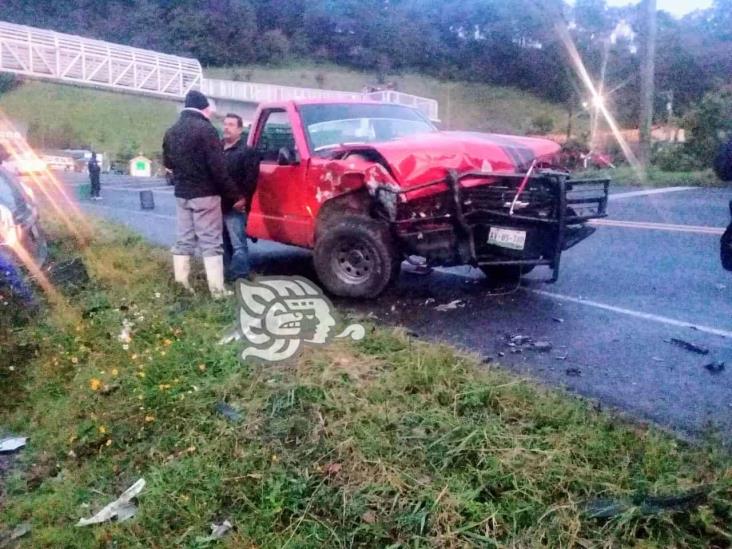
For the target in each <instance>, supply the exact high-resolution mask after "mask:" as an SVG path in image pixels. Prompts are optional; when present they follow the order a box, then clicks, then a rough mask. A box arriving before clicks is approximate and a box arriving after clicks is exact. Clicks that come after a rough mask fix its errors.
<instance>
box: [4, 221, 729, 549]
mask: <svg viewBox="0 0 732 549" xmlns="http://www.w3.org/2000/svg"><path fill="white" fill-rule="evenodd" d="M52 233H55V234H54V237H55V239H56V240H57V241H61V242H63V238H64V236H63V234H60V233H59V232H58V230H52ZM97 234H98V237H97V240H96V242H95V243H94V244H93V245H92V246H91V248H89V249H88V250H87V251H86V252H85V253H84V260H85V262H86V264H87V266H88V268H89V271H90V273H91V281H90V282H89V283H88V284H87V285H86V286H85V287H83V288H81V289H80V290H78V291H76V293H74V294H73V295H72V296H67V298H68V299H69V301H70V303H71V307H72V308H73V310H74V311H75V312H76V317H77V321H76V322H75V324H74V325H71V326H69V325H67V324H62V323H58V322H57V321H56V318H55V315H54V313H53V311H48V312H44V313H43V314H38V315H36V316H35V317H34V318H31V319H27V320H26V322H25V323H24V324H19V325H17V324H14V325H13V326H12V327H11V328H5V329H3V331H2V332H0V337H1V338H2V349H3V358H4V359H5V360H4V362H3V363H2V364H1V365H0V383H1V384H2V385H1V387H2V391H3V395H4V398H3V403H2V411H1V412H0V413H1V414H2V415H0V418H1V420H0V421H1V422H2V424H3V425H5V426H7V428H8V429H10V430H12V431H14V432H18V433H21V434H24V435H28V436H30V437H31V439H30V444H29V446H28V448H27V450H25V451H24V452H23V453H21V454H20V456H21V462H20V464H19V466H18V467H17V469H16V471H15V472H14V473H13V474H12V475H11V476H10V477H8V478H6V479H5V482H4V484H5V487H4V489H5V500H4V502H3V504H2V506H3V508H2V510H0V524H3V525H7V526H8V527H14V526H15V525H17V524H20V523H21V522H30V523H31V524H32V527H33V530H32V532H31V534H30V535H29V536H26V538H24V539H23V543H25V546H27V547H34V548H35V547H94V546H108V545H110V544H114V545H115V546H117V547H140V546H142V547H161V548H163V547H164V548H167V547H201V546H205V545H206V544H208V542H201V541H196V540H197V539H198V538H201V537H202V536H205V535H207V534H208V532H209V524H210V523H212V522H221V521H223V520H224V519H228V520H230V521H231V522H232V524H234V526H235V531H234V532H233V533H232V534H230V535H229V536H228V537H227V538H226V540H225V543H226V544H228V545H229V546H231V547H249V546H252V547H255V546H256V547H351V546H365V547H420V546H434V547H466V546H482V547H498V546H501V547H502V546H514V547H533V546H546V547H569V546H583V547H588V546H606V547H617V546H643V547H670V546H675V547H681V546H696V547H712V546H717V547H727V546H729V544H730V532H729V524H730V523H731V522H732V497H731V495H730V481H731V480H732V469H731V468H730V459H729V456H728V455H727V454H725V453H724V452H723V451H722V450H720V449H719V448H717V447H716V446H713V445H710V446H708V447H706V446H705V447H692V446H687V445H685V444H682V443H680V442H678V441H676V440H674V439H672V438H670V437H668V436H667V435H664V434H661V433H659V432H657V431H656V430H654V429H652V428H645V427H639V426H635V425H629V424H623V423H620V422H619V421H617V420H616V419H613V418H611V417H609V416H607V415H604V414H602V413H598V412H595V411H594V410H593V409H592V407H591V406H589V405H588V404H586V403H584V402H582V401H580V400H576V399H574V398H571V397H568V396H566V395H564V394H561V393H558V392H551V391H546V390H542V389H539V388H537V387H536V386H534V385H532V384H531V383H529V382H527V381H524V380H521V379H518V378H516V377H513V376H510V375H508V374H507V373H505V372H503V371H501V370H500V369H498V368H494V367H489V368H487V369H486V368H485V367H479V366H478V362H477V361H476V360H474V359H473V358H472V357H469V356H464V355H461V354H458V353H456V352H455V351H454V350H453V349H451V348H449V347H445V346H436V345H431V344H426V343H421V342H415V341H413V340H412V339H410V338H408V337H406V336H405V335H404V333H402V332H400V331H399V330H388V329H376V328H373V327H371V329H370V331H369V335H368V336H367V338H366V339H365V340H363V341H362V342H360V343H358V344H356V343H338V344H333V345H331V346H329V347H327V348H320V349H304V350H303V351H302V352H301V354H300V355H299V356H298V357H297V360H296V361H295V362H294V363H292V364H289V365H262V364H241V363H240V362H239V360H238V359H237V356H236V348H235V346H231V347H219V346H217V345H216V344H215V342H216V341H217V340H218V338H219V336H220V332H221V331H222V330H223V329H224V327H225V326H228V325H229V324H230V323H231V321H232V319H233V318H234V304H233V303H213V302H211V301H209V300H208V299H207V298H206V297H205V292H204V291H203V284H204V282H203V280H202V279H199V280H198V281H197V283H198V284H199V287H200V290H201V291H199V293H198V296H189V295H185V294H184V293H183V292H179V291H177V290H176V289H175V288H174V285H173V283H172V281H171V279H170V278H171V277H170V276H169V275H168V274H167V273H168V270H169V269H168V264H167V262H168V258H167V257H166V254H165V253H164V252H163V251H161V250H158V249H153V248H150V247H148V246H146V245H145V244H143V243H142V242H140V241H139V240H136V239H130V238H129V235H127V234H126V233H125V232H124V231H122V230H120V229H117V228H106V229H104V230H99V231H98V232H97ZM70 252H71V251H70V245H61V246H56V248H55V249H54V253H56V254H59V253H61V254H65V253H70ZM125 320H127V321H129V322H132V323H133V326H132V329H131V338H130V340H129V342H128V343H124V342H123V341H121V340H120V339H119V338H118V335H119V333H120V331H121V329H122V326H123V323H124V321H125ZM6 349H9V351H6ZM9 364H11V365H12V366H13V369H12V370H11V369H10V366H9ZM220 402H226V403H228V404H229V405H230V406H232V407H234V408H235V409H237V410H239V411H240V413H241V417H242V419H241V421H239V422H232V421H229V420H228V419H227V418H225V417H224V416H222V415H221V414H219V413H218V412H217V411H216V404H217V403H220ZM140 477H144V478H145V479H146V481H147V487H146V488H145V491H144V492H143V493H142V495H141V497H140V509H139V512H138V515H137V517H135V519H133V520H131V521H129V522H124V523H121V524H104V525H99V526H95V527H91V528H85V529H78V528H75V527H74V526H73V525H74V524H75V522H76V521H77V520H78V519H79V518H80V517H82V516H88V515H89V513H90V511H94V510H96V509H98V508H99V507H100V506H101V505H103V504H104V503H106V502H107V501H110V500H111V499H112V498H113V497H116V496H117V495H118V494H119V493H121V491H122V490H124V489H125V488H127V487H128V486H130V485H131V484H132V483H133V482H134V481H135V480H136V479H137V478H140ZM699 485H705V486H711V487H713V488H712V491H711V493H710V494H709V496H708V498H707V499H706V501H705V503H704V504H702V505H701V506H699V507H697V508H695V509H692V510H685V511H683V512H667V513H660V514H655V515H651V516H646V515H644V514H643V513H641V512H639V511H638V507H630V508H629V509H627V510H625V511H624V512H623V513H621V514H620V515H619V516H616V517H613V518H610V519H606V520H602V521H601V520H597V519H591V518H588V517H587V516H586V515H585V514H584V513H583V509H584V504H585V502H587V501H589V500H592V499H593V498H598V497H601V498H621V499H628V498H634V497H635V498H637V497H638V495H639V494H641V495H642V494H658V495H665V494H674V493H677V492H680V491H683V490H686V489H689V488H693V487H696V486H699ZM0 501H2V500H0ZM89 505H91V509H89Z"/></svg>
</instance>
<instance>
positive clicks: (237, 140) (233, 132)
mask: <svg viewBox="0 0 732 549" xmlns="http://www.w3.org/2000/svg"><path fill="white" fill-rule="evenodd" d="M243 130H244V124H243V122H242V119H241V117H240V116H239V115H237V114H227V115H226V117H224V139H223V141H222V144H223V146H224V157H225V158H226V168H227V170H228V172H229V176H230V177H231V179H233V180H234V183H235V184H236V186H237V188H238V190H239V195H240V196H242V197H243V198H244V199H245V200H246V206H245V211H243V212H241V211H237V210H235V209H234V208H233V206H234V204H233V203H232V202H231V201H230V200H226V199H223V200H222V201H221V206H222V208H223V212H224V268H225V273H226V279H227V280H229V281H232V280H236V279H238V278H246V277H247V276H248V275H249V250H248V249H247V234H246V233H247V215H248V213H249V211H250V209H251V206H252V197H253V196H254V191H255V190H256V188H257V177H258V176H259V157H258V155H257V153H256V151H255V150H254V149H251V148H249V147H247V145H246V143H244V142H243V141H242V138H241V134H242V131H243Z"/></svg>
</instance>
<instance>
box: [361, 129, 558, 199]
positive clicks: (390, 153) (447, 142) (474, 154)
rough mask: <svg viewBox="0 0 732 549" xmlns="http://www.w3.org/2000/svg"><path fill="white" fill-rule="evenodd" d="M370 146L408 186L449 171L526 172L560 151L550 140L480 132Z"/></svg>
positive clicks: (441, 134)
mask: <svg viewBox="0 0 732 549" xmlns="http://www.w3.org/2000/svg"><path fill="white" fill-rule="evenodd" d="M368 146H369V147H370V148H373V149H375V150H376V151H378V152H379V153H380V154H381V155H382V156H383V157H384V160H386V161H387V163H388V164H389V167H390V168H391V171H392V173H393V175H394V177H395V178H396V180H397V182H398V183H399V184H400V185H402V186H406V187H411V186H413V185H419V184H421V183H427V182H429V181H434V180H437V179H440V178H442V177H444V176H445V170H449V169H454V170H457V171H458V172H466V171H484V172H485V171H494V172H507V173H524V172H526V170H528V168H529V166H530V165H531V162H532V161H533V160H534V159H535V158H541V157H551V156H552V155H554V154H556V153H557V152H558V151H559V149H560V147H559V145H558V144H556V143H554V142H553V141H549V140H548V139H537V138H533V137H518V136H512V135H499V134H488V133H477V132H434V133H427V134H421V135H416V136H410V137H406V138H402V139H397V140H395V141H386V142H383V143H369V145H368Z"/></svg>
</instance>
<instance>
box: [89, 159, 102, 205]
mask: <svg viewBox="0 0 732 549" xmlns="http://www.w3.org/2000/svg"><path fill="white" fill-rule="evenodd" d="M87 169H88V170H89V182H90V183H91V199H92V200H101V199H102V197H101V195H100V193H101V190H102V184H101V180H100V174H101V173H102V168H101V167H100V166H99V162H97V153H96V152H93V151H92V154H91V158H90V159H89V163H88V164H87Z"/></svg>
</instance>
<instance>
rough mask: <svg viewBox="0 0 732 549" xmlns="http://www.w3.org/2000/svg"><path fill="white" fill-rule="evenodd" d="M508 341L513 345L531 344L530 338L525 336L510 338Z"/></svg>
mask: <svg viewBox="0 0 732 549" xmlns="http://www.w3.org/2000/svg"><path fill="white" fill-rule="evenodd" d="M510 341H511V343H513V344H514V345H526V344H527V343H531V338H530V337H529V336H525V335H515V336H512V337H511V339H510Z"/></svg>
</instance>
